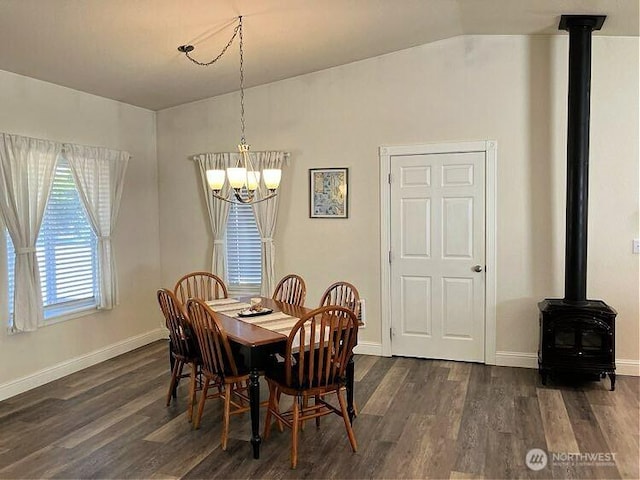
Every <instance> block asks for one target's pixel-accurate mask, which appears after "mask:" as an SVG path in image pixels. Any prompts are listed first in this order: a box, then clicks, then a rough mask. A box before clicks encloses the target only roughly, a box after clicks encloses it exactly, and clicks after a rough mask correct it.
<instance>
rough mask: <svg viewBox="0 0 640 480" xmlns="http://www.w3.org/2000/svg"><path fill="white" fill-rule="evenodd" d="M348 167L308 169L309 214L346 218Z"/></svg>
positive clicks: (347, 209)
mask: <svg viewBox="0 0 640 480" xmlns="http://www.w3.org/2000/svg"><path fill="white" fill-rule="evenodd" d="M348 184H349V169H348V168H310V169H309V216H310V217H311V218H347V217H348V216H349V192H348Z"/></svg>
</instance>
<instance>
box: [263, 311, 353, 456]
mask: <svg viewBox="0 0 640 480" xmlns="http://www.w3.org/2000/svg"><path fill="white" fill-rule="evenodd" d="M357 332H358V321H357V319H356V316H355V315H354V314H353V312H352V311H351V310H349V309H346V308H344V307H338V306H333V305H332V306H328V307H320V308H318V309H316V310H312V311H311V312H309V313H307V314H306V315H304V316H303V317H302V318H301V319H300V320H299V321H298V322H297V323H296V325H295V326H294V327H293V329H292V330H291V333H290V334H289V338H288V339H287V344H286V349H285V360H284V362H281V363H277V364H274V365H273V366H271V368H270V369H267V371H266V373H265V378H266V380H267V383H268V384H269V406H268V410H267V415H266V418H265V427H264V438H265V440H266V439H268V438H269V433H270V429H271V419H272V417H275V418H276V420H278V422H281V423H282V424H284V425H286V426H287V427H289V428H291V431H292V438H291V467H292V468H295V467H296V465H297V463H298V432H299V430H300V428H301V424H302V422H304V421H305V420H310V419H312V418H315V419H318V418H320V417H321V416H324V415H328V414H330V413H335V414H337V415H340V416H341V417H342V419H343V421H344V425H345V428H346V430H347V436H348V437H349V442H350V443H351V448H352V449H353V451H354V452H355V451H356V450H357V448H358V446H357V443H356V437H355V435H354V433H353V430H352V428H351V422H350V421H349V415H348V413H347V406H346V403H345V399H344V397H343V396H342V388H343V387H344V386H345V382H346V376H345V372H346V367H347V361H348V360H349V357H350V356H351V354H352V350H353V347H354V345H355V342H356V335H357ZM281 394H285V395H290V396H292V397H293V405H292V407H291V409H290V410H288V411H285V412H281V411H280V409H279V404H278V399H279V397H280V395H281ZM328 394H335V395H336V396H337V398H338V404H339V406H340V408H336V407H335V406H334V405H332V404H331V403H329V402H327V401H325V396H326V395H328ZM305 397H306V398H311V397H313V398H314V403H313V405H305V404H304V403H303V399H304V398H305Z"/></svg>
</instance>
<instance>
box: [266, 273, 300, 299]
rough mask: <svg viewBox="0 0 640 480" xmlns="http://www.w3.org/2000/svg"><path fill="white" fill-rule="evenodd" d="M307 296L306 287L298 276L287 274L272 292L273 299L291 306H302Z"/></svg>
mask: <svg viewBox="0 0 640 480" xmlns="http://www.w3.org/2000/svg"><path fill="white" fill-rule="evenodd" d="M306 296H307V286H306V285H305V283H304V280H303V279H302V277H301V276H300V275H296V274H293V273H291V274H289V275H287V276H285V277H283V278H282V280H280V281H279V282H278V285H276V289H275V290H274V291H273V297H272V298H273V299H274V300H277V301H279V302H284V303H290V304H291V305H298V306H303V305H304V299H305V297H306Z"/></svg>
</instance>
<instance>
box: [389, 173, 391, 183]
mask: <svg viewBox="0 0 640 480" xmlns="http://www.w3.org/2000/svg"><path fill="white" fill-rule="evenodd" d="M389 184H391V174H389Z"/></svg>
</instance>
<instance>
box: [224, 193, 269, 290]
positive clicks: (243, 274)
mask: <svg viewBox="0 0 640 480" xmlns="http://www.w3.org/2000/svg"><path fill="white" fill-rule="evenodd" d="M261 265H262V249H261V243H260V233H259V232H258V227H257V226H256V219H255V217H254V216H253V208H252V207H251V205H236V204H235V203H232V204H231V206H230V207H229V218H228V220H227V275H228V283H229V285H228V286H229V289H230V290H232V291H234V292H242V291H246V292H256V291H258V290H259V289H260V283H261V281H262V266H261Z"/></svg>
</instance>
